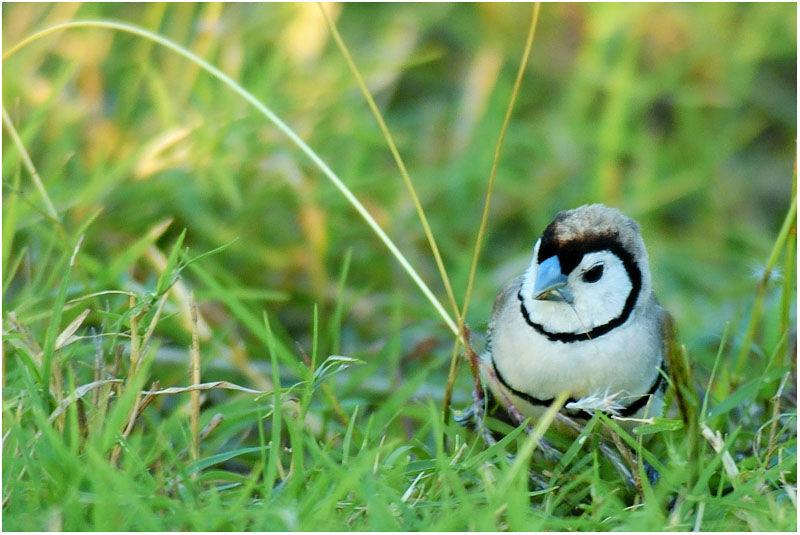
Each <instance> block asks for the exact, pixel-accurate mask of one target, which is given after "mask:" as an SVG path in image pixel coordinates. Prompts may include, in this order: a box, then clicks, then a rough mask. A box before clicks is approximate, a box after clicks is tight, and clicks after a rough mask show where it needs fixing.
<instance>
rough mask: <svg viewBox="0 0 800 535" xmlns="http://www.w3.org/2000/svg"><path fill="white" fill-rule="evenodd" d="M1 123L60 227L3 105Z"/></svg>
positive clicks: (42, 185) (58, 219) (48, 209)
mask: <svg viewBox="0 0 800 535" xmlns="http://www.w3.org/2000/svg"><path fill="white" fill-rule="evenodd" d="M4 59H5V58H4ZM3 124H4V125H6V129H7V130H8V133H9V134H10V135H11V140H12V141H13V142H14V146H16V147H17V150H18V151H19V154H20V157H21V158H22V162H23V163H24V164H25V168H26V169H27V170H28V173H30V175H31V178H32V179H33V183H34V185H35V186H36V189H37V190H38V191H39V195H41V196H42V200H43V201H44V204H45V206H46V207H47V215H48V216H49V217H50V219H52V221H53V222H54V223H57V224H58V227H59V228H61V218H60V217H59V216H58V211H57V210H56V207H55V206H54V205H53V201H51V200H50V196H49V195H48V194H47V190H46V189H44V184H43V183H42V179H41V177H40V176H39V173H38V172H37V171H36V167H34V165H33V161H32V160H31V157H30V155H28V151H27V150H25V145H23V144H22V140H21V139H20V137H19V134H18V133H17V129H16V128H14V123H12V122H11V117H9V116H8V113H7V112H6V108H5V106H3ZM62 230H63V229H62Z"/></svg>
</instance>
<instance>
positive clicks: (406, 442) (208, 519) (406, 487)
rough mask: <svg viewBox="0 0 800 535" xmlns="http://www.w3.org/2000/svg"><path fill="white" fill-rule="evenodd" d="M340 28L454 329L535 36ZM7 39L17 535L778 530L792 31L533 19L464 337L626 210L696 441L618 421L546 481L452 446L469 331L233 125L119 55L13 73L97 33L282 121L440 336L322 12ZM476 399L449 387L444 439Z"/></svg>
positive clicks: (70, 9)
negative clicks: (442, 271)
mask: <svg viewBox="0 0 800 535" xmlns="http://www.w3.org/2000/svg"><path fill="white" fill-rule="evenodd" d="M326 9H328V10H329V13H332V14H333V15H334V20H335V21H336V24H337V28H338V30H339V32H340V34H341V36H342V39H343V41H344V43H345V44H346V45H347V47H348V49H349V52H350V54H352V57H353V59H354V61H355V64H356V65H357V66H358V69H359V70H360V72H361V75H362V76H363V78H364V80H365V82H366V84H367V87H368V88H369V90H370V91H371V92H372V95H373V96H374V98H375V101H376V105H377V107H378V109H379V110H380V112H381V114H382V116H383V118H384V119H385V121H386V124H387V125H388V128H389V130H390V131H391V133H392V136H393V138H394V140H395V142H396V144H397V148H398V152H399V154H400V155H402V157H403V161H404V162H405V166H406V167H407V169H408V172H409V175H410V178H411V181H412V182H413V183H414V185H415V187H416V189H417V192H418V194H419V198H420V203H421V206H422V207H423V208H424V210H425V214H426V216H427V219H428V221H429V223H430V227H431V231H432V234H433V236H434V237H435V239H436V241H437V243H438V246H439V250H440V251H441V256H442V258H443V261H444V264H445V266H446V269H447V273H448V274H449V276H450V282H451V284H452V288H453V290H454V294H455V297H456V300H457V304H458V305H459V306H460V304H461V303H463V302H464V298H465V296H464V289H465V288H466V287H467V281H468V278H469V273H470V265H471V262H472V251H473V248H474V246H475V239H476V236H477V234H478V227H479V223H480V218H481V211H482V209H483V201H484V198H485V195H486V188H487V184H488V177H489V173H490V169H491V166H492V158H493V155H494V150H495V145H496V142H497V139H498V137H499V135H500V126H501V124H502V122H503V117H504V115H505V113H506V109H507V106H508V102H509V98H510V94H511V89H512V86H513V83H514V79H515V76H516V73H517V69H518V66H519V61H520V58H521V57H522V54H523V47H524V44H525V38H526V35H527V32H528V24H529V21H530V10H531V8H530V6H528V5H517V4H514V5H504V4H492V5H473V4H459V5H451V4H432V5H410V4H402V5H401V4H397V5H370V4H367V5H363V4H357V5H356V4H353V5H349V4H348V5H342V6H337V7H335V6H330V5H328V6H326ZM2 14H3V51H4V59H3V108H4V124H3V133H4V135H3V147H2V150H3V159H2V180H3V209H2V210H3V214H2V217H3V229H2V240H3V246H2V251H3V252H2V284H3V301H2V306H3V412H2V431H3V470H2V485H3V486H2V495H3V520H4V523H3V528H4V529H6V530H45V529H62V530H175V529H180V530H271V531H272V530H441V531H447V530H525V531H535V530H565V531H573V530H596V531H605V530H680V531H685V530H691V529H693V528H698V529H702V530H735V531H738V530H758V531H770V530H794V529H796V522H797V507H796V484H797V470H796V466H797V460H796V459H797V457H796V437H797V431H796V429H797V426H796V385H797V380H796V329H795V325H796V294H797V292H796V278H795V273H796V267H795V260H796V224H795V222H796V191H795V188H794V186H793V184H794V183H795V181H796V177H795V172H794V165H795V164H794V158H795V149H796V144H795V139H796V137H797V132H796V112H797V110H796V90H797V88H796V54H797V43H796V14H797V8H796V6H795V5H793V4H746V5H745V4H737V5H733V4H698V5H669V4H658V5H655V4H648V5H634V6H626V7H619V6H615V5H610V4H609V5H606V4H585V5H567V4H545V5H543V6H542V10H541V14H540V18H539V23H538V28H537V33H536V38H535V41H534V43H533V48H532V50H531V57H530V61H529V63H528V65H527V70H526V73H525V75H524V77H523V79H522V86H521V92H520V94H519V97H518V100H517V103H516V105H515V108H514V110H513V112H512V115H511V119H510V124H509V127H508V129H507V131H506V134H505V144H504V148H503V152H502V154H501V157H500V160H499V164H498V169H497V182H496V185H495V190H494V197H493V201H492V205H491V209H490V212H489V219H488V227H487V234H486V237H485V241H484V244H483V251H482V255H481V257H480V260H479V264H478V270H477V275H476V279H475V285H474V290H473V292H472V295H471V297H470V307H469V311H468V313H467V315H466V321H467V324H468V325H469V326H470V328H471V329H472V331H473V333H474V334H475V337H476V338H479V335H480V333H482V332H483V330H484V329H485V326H486V322H487V320H488V316H489V313H490V310H491V304H492V299H493V296H494V294H495V292H496V291H497V290H498V289H499V288H500V287H501V285H502V284H503V283H504V282H505V281H506V280H508V279H510V278H511V277H513V276H515V275H516V274H518V273H519V272H521V271H522V270H523V269H524V268H525V266H526V265H527V262H528V257H529V254H530V251H531V248H532V246H533V243H534V241H535V239H536V237H537V236H538V234H539V233H540V232H541V231H542V230H543V228H544V227H545V226H546V224H547V223H548V222H549V220H550V219H551V218H552V216H553V215H554V213H555V212H556V211H558V210H561V209H565V208H571V207H574V206H577V205H579V204H582V203H586V202H606V203H608V204H612V205H615V206H618V207H620V208H621V209H622V210H623V211H624V212H626V213H627V214H629V215H631V216H632V217H635V218H636V219H637V220H638V221H639V222H640V223H641V226H642V229H643V234H644V238H645V242H646V243H647V245H648V250H649V253H650V259H651V265H652V272H653V279H654V284H655V288H656V291H657V294H658V297H659V299H660V301H661V302H662V304H663V305H664V306H665V307H666V308H667V309H668V310H670V311H671V312H672V314H673V316H674V317H675V320H676V324H677V328H678V333H679V338H680V341H681V343H682V344H683V345H684V347H685V351H686V355H687V356H688V360H689V362H690V363H691V367H692V369H691V372H690V378H689V380H688V384H682V385H681V386H682V387H683V393H684V394H685V395H686V397H687V398H688V401H689V403H690V405H691V406H692V407H693V408H694V409H693V410H694V412H695V413H696V416H695V417H693V418H692V421H691V422H690V424H691V425H689V426H688V427H687V426H685V425H683V424H682V423H681V422H679V421H678V420H676V419H669V420H660V421H658V422H657V423H655V424H654V425H653V426H650V427H649V428H646V429H644V431H646V432H649V434H648V435H647V438H646V439H645V438H642V437H643V433H641V431H642V430H641V429H640V432H638V433H637V432H635V433H633V434H628V433H627V432H625V431H623V430H622V429H619V428H618V426H617V425H616V423H615V422H614V421H613V420H609V419H608V418H604V417H598V418H596V419H593V420H591V421H590V423H589V425H588V427H587V428H586V429H585V430H584V431H583V433H582V438H581V439H578V440H576V439H575V438H574V437H569V436H566V435H562V434H559V433H557V432H556V431H553V430H550V431H548V432H547V434H546V436H547V438H548V441H549V442H550V443H551V444H553V445H554V446H556V447H558V448H559V449H560V450H561V451H563V452H564V457H563V459H562V460H561V461H560V463H554V462H552V461H548V460H547V459H545V458H544V457H543V456H542V454H541V452H540V451H538V450H536V451H534V452H533V453H532V454H530V451H531V449H532V448H531V446H532V445H533V442H531V436H529V435H527V434H526V433H525V432H524V431H523V429H521V428H518V429H510V428H508V427H507V426H504V424H503V423H502V422H495V421H492V422H491V423H492V425H493V426H495V427H497V428H499V429H502V430H504V431H506V433H507V434H506V436H505V438H504V439H503V440H502V441H501V442H500V443H499V444H498V445H495V446H492V447H487V446H486V445H485V444H484V443H483V442H482V440H481V439H480V437H479V436H477V435H476V434H475V433H473V432H472V431H470V430H468V429H464V428H462V427H460V426H458V425H457V424H455V423H453V422H452V419H450V420H449V421H448V422H447V423H445V422H443V420H442V406H443V400H444V395H445V385H446V383H447V376H448V368H449V363H450V356H451V351H452V344H453V336H452V333H451V332H450V330H448V328H447V326H446V325H445V324H444V322H443V321H442V318H441V316H440V315H439V314H437V312H436V310H434V308H433V307H432V306H431V303H430V301H429V300H428V299H426V297H425V296H424V295H423V294H422V292H420V290H419V288H418V287H417V285H415V284H414V282H412V281H411V279H410V278H409V277H408V275H407V273H406V272H405V271H404V270H403V269H402V268H401V267H400V265H399V264H398V262H397V260H396V259H395V258H394V257H393V256H392V254H390V253H389V251H388V250H387V249H386V247H385V245H384V244H383V243H382V242H381V240H380V239H379V238H377V237H376V236H375V234H374V233H373V231H372V230H371V229H370V228H369V227H368V226H367V224H365V223H364V221H363V220H362V219H361V218H360V217H359V216H358V214H357V213H356V212H355V211H354V210H353V208H352V206H351V205H350V204H349V203H348V201H347V200H346V199H345V198H344V197H343V196H342V194H341V193H340V191H339V190H338V189H337V188H336V186H335V185H334V184H332V183H331V181H330V180H329V179H328V178H326V176H325V174H324V172H323V171H321V170H320V168H319V167H318V166H317V165H316V164H314V163H313V162H312V161H311V160H309V158H308V157H307V155H306V154H305V153H304V152H302V151H301V150H300V149H298V148H297V146H296V145H294V144H293V143H292V142H291V141H290V140H288V139H287V137H286V136H285V135H284V134H283V133H282V132H281V131H280V130H278V129H277V128H276V127H275V126H274V125H273V124H272V123H271V122H270V121H269V120H267V119H266V118H265V117H264V115H263V114H261V113H259V111H258V110H257V109H256V108H254V107H253V102H248V101H247V100H246V98H245V97H243V96H242V93H237V92H236V91H233V90H231V87H230V86H229V85H226V84H225V83H224V82H223V81H221V80H220V79H218V78H216V77H213V76H210V75H209V74H208V73H207V72H206V71H205V70H203V68H202V65H200V64H199V63H198V62H197V61H190V60H188V59H187V58H186V57H183V56H181V55H180V54H178V53H176V52H175V51H174V50H170V49H168V48H166V47H164V46H162V45H161V44H157V43H154V42H153V41H152V40H149V39H147V38H144V37H142V36H140V35H139V36H137V35H132V34H130V33H128V32H123V31H119V30H114V29H109V28H99V27H93V28H87V27H81V28H77V27H75V28H70V29H65V30H61V31H58V32H53V33H51V34H49V35H46V36H44V37H42V38H41V39H38V40H36V41H34V42H31V43H29V44H28V45H26V46H25V47H23V48H21V49H19V50H17V51H15V52H14V53H13V54H9V55H8V56H7V57H6V53H7V52H9V51H10V50H11V49H12V47H14V46H15V45H16V44H17V43H19V42H20V41H22V40H23V39H25V38H26V37H28V36H31V35H33V34H34V33H35V32H37V31H39V30H42V29H45V28H48V27H51V26H53V25H55V24H58V23H63V22H68V21H76V20H89V19H94V20H106V21H116V22H122V23H126V24H131V25H135V26H137V27H141V28H144V29H147V30H149V31H151V32H153V33H155V34H156V35H158V36H160V37H162V38H163V39H165V40H168V41H169V42H172V43H175V44H177V45H179V46H182V47H184V48H186V49H188V50H189V51H191V52H192V53H193V54H196V55H197V56H198V57H200V58H202V59H203V60H205V61H207V62H208V63H209V64H210V65H212V66H215V67H216V68H218V69H219V70H220V71H221V72H222V73H225V74H226V75H227V76H229V77H230V78H231V79H232V80H233V81H235V82H236V83H238V84H240V86H241V87H242V88H243V89H244V90H246V91H247V92H249V94H250V95H252V97H253V98H254V100H255V101H256V102H257V103H260V104H261V105H263V106H266V107H268V108H269V110H271V112H274V113H275V114H276V115H277V116H278V117H280V118H281V119H282V120H283V121H285V122H286V124H287V125H289V127H290V128H291V129H292V130H293V131H294V132H295V133H296V134H297V135H298V136H299V137H300V138H301V139H302V140H303V141H304V142H305V143H307V144H308V146H309V147H311V148H312V149H313V150H314V151H315V152H316V153H317V154H318V155H319V157H320V158H321V160H322V161H323V162H324V163H325V164H326V165H327V166H328V167H329V168H330V169H331V170H332V172H333V173H335V174H336V175H337V176H338V177H339V178H340V179H341V181H342V182H343V183H344V184H346V185H347V187H348V188H350V190H351V191H352V193H353V194H354V195H355V196H356V197H357V198H358V199H359V200H360V201H361V202H362V203H363V205H364V206H365V207H366V209H367V210H368V211H369V213H370V214H372V217H374V219H375V220H376V221H377V223H378V224H379V225H380V226H381V227H382V228H383V229H384V230H385V231H386V234H387V235H388V237H389V238H390V239H391V240H392V241H393V242H394V243H395V244H396V245H397V247H398V249H399V250H400V251H402V253H403V254H404V255H405V256H406V257H407V258H408V261H409V263H410V265H411V266H413V268H414V269H415V270H416V271H417V272H418V273H419V275H420V277H421V279H422V280H424V281H425V282H426V283H427V285H428V286H430V288H431V290H432V292H433V293H434V294H435V295H436V296H437V298H438V299H439V300H440V301H441V302H442V303H443V305H444V308H445V309H447V310H449V309H450V307H449V304H448V303H447V300H446V292H445V287H444V285H443V283H442V282H441V277H440V276H439V269H437V266H436V264H435V262H434V259H433V255H432V254H431V252H430V248H429V246H428V243H427V239H426V235H425V232H424V231H423V228H422V226H421V225H420V223H419V219H418V217H417V214H416V212H415V210H414V205H413V202H412V199H411V198H410V196H409V193H408V192H407V190H406V188H405V186H404V184H403V180H402V179H401V176H400V172H399V171H398V168H397V165H396V163H395V161H394V159H393V158H392V154H391V152H390V150H389V148H388V146H387V142H386V140H385V139H384V137H383V135H382V133H381V130H380V128H379V127H378V125H377V123H376V121H375V119H374V117H373V116H372V114H371V113H370V110H369V107H368V106H367V104H366V102H365V100H364V98H363V96H362V95H361V93H360V92H359V90H358V87H357V84H356V80H355V78H354V75H353V74H352V73H351V71H350V70H349V68H348V65H347V63H346V61H345V59H344V58H343V56H342V53H341V51H340V50H339V48H337V46H336V44H335V43H334V42H333V40H332V39H330V37H329V36H328V34H327V30H326V24H325V20H324V18H322V16H321V15H320V13H319V9H318V7H317V6H316V5H314V4H308V5H294V4H264V5H257V4H252V5H249V4H245V5H242V4H235V5H234V4H231V5H217V4H202V5H200V4H197V5H195V4H175V5H169V4H166V5H165V4H140V5H114V4H53V5H46V4H45V5H40V4H4V5H3V7H2ZM17 136H18V140H15V139H14V138H15V137H17ZM37 181H39V183H38V184H37ZM192 295H194V299H195V301H196V302H197V304H198V309H199V317H198V319H197V321H193V320H192V315H191V303H192ZM87 310H88V312H85V311H87ZM193 335H194V336H196V337H197V339H198V341H199V361H200V370H201V381H202V383H203V384H204V385H205V386H204V387H203V388H204V389H203V390H200V391H195V393H194V394H193V393H192V392H189V391H188V390H187V389H186V388H182V387H186V386H188V385H190V384H191V383H192V381H191V375H190V362H191V353H192V352H191V348H192V338H193ZM477 343H480V342H479V341H478V342H477ZM220 381H225V383H218V382H220ZM87 385H88V386H87ZM232 385H233V386H232ZM237 385H238V386H240V387H244V388H245V389H246V390H241V389H239V390H237V389H235V388H236V386H237ZM226 387H227V388H226ZM232 388H233V389H232ZM471 388H472V379H471V377H470V376H469V373H468V367H467V366H463V365H462V366H460V369H459V373H458V376H457V380H456V383H455V388H454V392H453V406H454V408H457V409H460V408H463V407H465V406H466V405H467V404H468V403H469V402H470V400H471ZM165 389H171V390H167V392H165V393H161V394H157V395H153V394H148V392H153V391H159V390H165ZM198 392H199V402H200V410H199V412H198V411H194V410H192V401H191V399H192V396H193V395H197V393H198ZM78 399H79V401H77V400H78ZM195 417H197V418H199V421H198V422H197V423H196V424H193V418H195ZM204 428H205V432H204V431H203V430H204ZM602 428H607V429H606V430H605V431H604V432H601V429H602ZM615 428H616V429H617V431H613V429H615ZM198 430H200V431H198ZM693 430H694V431H693ZM615 432H618V433H619V435H620V437H619V438H620V440H621V443H624V444H627V448H628V449H630V450H632V451H633V453H631V455H630V457H631V460H632V462H633V463H634V464H633V469H634V471H635V472H638V470H641V469H642V468H643V464H641V463H640V462H639V461H640V460H641V459H647V461H648V462H650V464H652V465H654V466H658V467H660V468H661V478H660V479H659V480H658V482H656V484H654V485H652V486H651V485H649V484H648V483H647V481H646V478H645V479H644V480H641V481H640V482H639V485H638V486H634V487H630V486H626V484H625V482H624V481H623V479H622V478H621V477H620V475H619V474H618V472H617V471H616V470H615V469H614V467H613V465H612V463H611V461H610V460H609V458H608V456H607V455H606V454H605V453H604V452H603V449H601V446H602V443H603V441H604V440H607V439H605V438H603V437H604V436H611V434H613V433H615ZM700 432H703V434H700ZM198 433H199V436H198ZM695 433H696V434H697V436H696V435H695ZM717 433H719V435H717ZM704 435H705V436H704ZM612 448H613V446H612ZM628 449H626V450H624V451H628ZM717 449H718V450H719V451H717ZM507 452H519V453H520V455H518V456H517V457H516V458H514V459H509V458H508V456H507ZM529 454H530V458H528V455H529ZM637 468H638V470H637ZM640 479H641V478H640ZM532 480H533V482H532Z"/></svg>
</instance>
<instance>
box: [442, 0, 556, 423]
mask: <svg viewBox="0 0 800 535" xmlns="http://www.w3.org/2000/svg"><path fill="white" fill-rule="evenodd" d="M540 9H541V2H536V3H534V4H533V10H532V12H531V23H530V26H529V28H528V37H527V39H526V40H525V48H524V50H523V53H522V59H521V60H520V62H519V68H518V69H517V77H516V79H515V80H514V88H513V90H512V91H511V99H510V100H509V102H508V107H507V108H506V115H505V117H504V118H503V126H502V127H501V128H500V137H499V138H498V140H497V145H496V147H495V150H494V160H493V161H492V170H491V172H490V173H489V186H488V188H487V191H486V200H485V202H484V204H483V214H482V215H481V224H480V226H479V227H478V237H477V238H476V239H475V250H474V251H473V253H472V265H471V266H470V269H469V278H468V279H467V290H466V292H465V293H464V304H463V307H462V309H461V314H460V315H459V316H458V318H459V323H458V332H459V333H461V340H463V339H464V333H463V331H464V321H465V319H466V317H467V310H468V309H469V301H470V297H471V296H472V287H473V285H474V282H475V273H476V271H477V269H478V258H479V257H480V254H481V246H482V245H483V236H484V234H485V233H486V226H487V224H488V221H489V208H490V207H491V204H492V194H493V193H494V185H495V181H496V178H497V167H498V164H499V162H500V154H501V153H502V150H503V141H504V140H505V137H506V131H507V130H508V124H509V123H510V122H511V114H512V112H513V111H514V104H515V103H516V101H517V96H518V95H519V89H520V87H521V86H522V77H523V75H524V74H525V67H526V66H527V65H528V59H529V58H530V55H531V49H532V48H533V40H534V37H535V36H536V26H537V25H538V22H539V11H540ZM457 359H458V341H456V343H455V344H454V345H453V354H452V356H451V358H450V371H449V372H448V375H447V386H446V387H445V392H444V404H443V405H444V406H443V418H444V421H445V422H447V421H448V419H449V413H450V400H451V399H452V396H453V385H454V384H455V381H456V361H457Z"/></svg>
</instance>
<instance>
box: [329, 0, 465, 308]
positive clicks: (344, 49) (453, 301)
mask: <svg viewBox="0 0 800 535" xmlns="http://www.w3.org/2000/svg"><path fill="white" fill-rule="evenodd" d="M317 6H319V10H320V11H322V15H323V17H325V22H327V23H328V28H329V29H330V31H331V35H332V36H333V40H334V41H335V42H336V45H337V46H338V47H339V50H340V51H341V52H342V55H343V56H344V59H345V61H346V62H347V66H348V67H349V68H350V72H351V73H352V74H353V77H354V78H355V79H356V83H357V84H358V88H359V89H360V90H361V94H362V95H364V99H366V101H367V104H368V105H369V109H370V110H371V111H372V115H374V116H375V120H376V121H378V126H379V127H380V129H381V132H382V133H383V137H384V138H386V143H387V144H388V145H389V150H390V151H391V152H392V156H393V157H394V161H395V162H396V163H397V167H398V168H399V169H400V175H401V176H402V177H403V181H404V182H405V184H406V188H407V189H408V193H409V194H410V195H411V200H412V201H413V202H414V208H416V210H417V214H418V215H419V220H420V222H421V223H422V228H423V229H424V230H425V236H426V237H427V238H428V243H429V244H430V246H431V251H432V252H433V257H434V259H435V261H436V266H437V267H438V268H439V274H440V275H441V277H442V282H443V283H444V289H445V292H447V299H448V300H449V301H450V306H451V307H452V308H453V314H455V316H456V321H457V322H459V323H461V316H459V312H458V304H457V303H456V297H455V294H454V293H453V287H452V286H451V285H450V277H448V276H447V270H446V269H445V267H444V262H443V261H442V256H441V254H439V247H438V246H437V245H436V239H435V238H434V237H433V232H432V231H431V227H430V225H429V224H428V219H427V218H426V217H425V211H424V210H423V209H422V204H421V203H420V201H419V196H418V195H417V191H416V190H415V189H414V184H413V183H412V182H411V177H409V175H408V171H407V170H406V166H405V163H403V158H401V157H400V152H399V151H398V150H397V145H395V142H394V139H393V138H392V134H391V133H390V132H389V128H388V127H387V126H386V122H385V121H384V120H383V116H382V115H381V112H380V110H378V106H377V105H376V104H375V100H374V99H373V98H372V94H371V93H370V92H369V89H368V88H367V84H366V83H364V78H363V77H362V76H361V73H360V72H359V70H358V67H356V64H355V61H353V56H352V55H351V54H350V50H349V49H348V48H347V45H346V44H345V43H344V40H343V39H342V36H341V35H340V34H339V30H338V28H337V27H336V23H335V22H334V21H333V19H331V17H330V15H329V14H328V12H327V11H325V8H324V7H323V5H322V2H317Z"/></svg>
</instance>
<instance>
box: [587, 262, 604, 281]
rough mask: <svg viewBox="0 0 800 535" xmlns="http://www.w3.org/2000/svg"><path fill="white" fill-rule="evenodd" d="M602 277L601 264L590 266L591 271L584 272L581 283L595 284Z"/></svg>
mask: <svg viewBox="0 0 800 535" xmlns="http://www.w3.org/2000/svg"><path fill="white" fill-rule="evenodd" d="M602 276H603V264H597V265H596V266H592V267H591V269H589V270H588V271H586V272H584V274H583V282H597V281H599V280H600V277H602Z"/></svg>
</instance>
